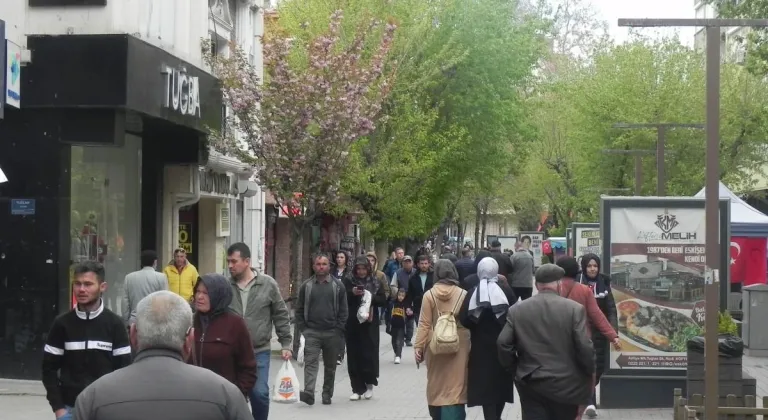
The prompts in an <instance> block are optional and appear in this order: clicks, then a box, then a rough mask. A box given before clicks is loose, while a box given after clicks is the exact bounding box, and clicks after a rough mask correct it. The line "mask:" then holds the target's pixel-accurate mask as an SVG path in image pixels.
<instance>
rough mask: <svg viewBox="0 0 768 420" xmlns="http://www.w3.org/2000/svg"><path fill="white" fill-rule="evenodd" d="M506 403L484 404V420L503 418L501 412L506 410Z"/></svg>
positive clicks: (499, 419)
mask: <svg viewBox="0 0 768 420" xmlns="http://www.w3.org/2000/svg"><path fill="white" fill-rule="evenodd" d="M505 405H506V403H501V404H487V405H484V406H483V419H484V420H501V413H503V412H504V406H505Z"/></svg>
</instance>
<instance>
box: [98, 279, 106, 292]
mask: <svg viewBox="0 0 768 420" xmlns="http://www.w3.org/2000/svg"><path fill="white" fill-rule="evenodd" d="M106 291H107V282H105V281H103V282H101V284H100V285H99V292H100V293H101V294H104V293H105V292H106Z"/></svg>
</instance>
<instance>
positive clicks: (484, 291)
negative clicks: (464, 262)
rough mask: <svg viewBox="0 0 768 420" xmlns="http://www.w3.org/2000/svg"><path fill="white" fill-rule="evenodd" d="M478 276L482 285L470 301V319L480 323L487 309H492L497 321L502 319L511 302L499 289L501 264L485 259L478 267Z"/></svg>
mask: <svg viewBox="0 0 768 420" xmlns="http://www.w3.org/2000/svg"><path fill="white" fill-rule="evenodd" d="M477 276H478V277H479V278H480V283H479V284H478V285H477V287H476V288H475V291H474V292H473V293H472V299H470V301H469V319H471V320H472V321H474V322H478V321H480V315H482V313H483V310H485V309H490V310H491V311H493V314H494V315H495V316H496V319H501V318H502V317H503V316H504V315H505V314H506V313H507V310H508V309H509V301H508V300H507V296H506V295H505V294H504V291H503V290H501V287H499V263H497V262H496V260H495V259H493V258H491V257H486V258H483V259H482V261H480V264H478V266H477Z"/></svg>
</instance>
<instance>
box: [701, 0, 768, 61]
mask: <svg viewBox="0 0 768 420" xmlns="http://www.w3.org/2000/svg"><path fill="white" fill-rule="evenodd" d="M707 3H709V4H712V5H713V6H715V7H716V9H717V11H718V14H719V16H720V17H722V18H742V19H765V17H766V16H768V0H739V1H734V0H707ZM735 41H736V42H737V43H738V44H742V45H737V46H735V48H744V50H745V51H746V53H747V54H746V56H745V57H746V61H745V64H746V67H747V69H749V71H750V72H752V73H753V74H756V75H761V76H762V75H766V74H768V30H767V29H766V28H754V29H752V30H750V31H748V33H747V34H746V36H744V35H739V36H738V37H737V39H736V40H735ZM730 47H731V48H733V47H734V46H730Z"/></svg>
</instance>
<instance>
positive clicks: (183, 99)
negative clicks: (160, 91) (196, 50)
mask: <svg viewBox="0 0 768 420" xmlns="http://www.w3.org/2000/svg"><path fill="white" fill-rule="evenodd" d="M162 74H163V78H164V80H165V92H164V95H163V107H165V108H169V109H172V110H174V111H176V112H178V113H179V114H181V115H190V116H193V117H197V118H200V82H199V79H198V78H197V76H190V75H188V74H187V69H185V68H184V67H179V68H176V69H174V68H173V67H171V66H165V67H164V68H163V72H162Z"/></svg>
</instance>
